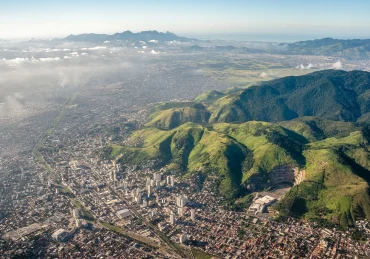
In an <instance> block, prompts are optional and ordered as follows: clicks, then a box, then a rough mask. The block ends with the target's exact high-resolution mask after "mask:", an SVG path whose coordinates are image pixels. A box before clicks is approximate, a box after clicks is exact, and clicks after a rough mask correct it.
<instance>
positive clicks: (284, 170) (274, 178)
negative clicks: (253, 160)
mask: <svg viewBox="0 0 370 259" xmlns="http://www.w3.org/2000/svg"><path fill="white" fill-rule="evenodd" d="M304 175H305V172H304V171H301V170H299V168H298V167H291V166H288V165H282V166H276V167H275V168H274V169H272V170H271V171H270V172H269V177H270V184H271V186H275V185H278V184H282V183H290V184H292V185H296V184H299V183H301V182H302V181H303V180H304Z"/></svg>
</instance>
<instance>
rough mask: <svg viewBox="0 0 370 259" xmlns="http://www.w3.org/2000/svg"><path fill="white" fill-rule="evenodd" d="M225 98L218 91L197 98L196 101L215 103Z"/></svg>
mask: <svg viewBox="0 0 370 259" xmlns="http://www.w3.org/2000/svg"><path fill="white" fill-rule="evenodd" d="M223 96H225V94H224V93H221V92H218V91H215V90H213V91H209V92H206V93H203V94H201V95H199V96H197V97H196V98H195V99H194V100H195V101H196V102H198V103H206V104H209V103H213V102H214V101H216V100H218V99H220V98H221V97H223Z"/></svg>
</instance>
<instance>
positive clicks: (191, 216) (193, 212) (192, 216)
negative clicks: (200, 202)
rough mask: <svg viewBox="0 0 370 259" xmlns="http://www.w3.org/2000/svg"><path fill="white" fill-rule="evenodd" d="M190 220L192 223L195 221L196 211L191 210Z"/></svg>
mask: <svg viewBox="0 0 370 259" xmlns="http://www.w3.org/2000/svg"><path fill="white" fill-rule="evenodd" d="M190 219H191V220H192V221H195V209H191V210H190Z"/></svg>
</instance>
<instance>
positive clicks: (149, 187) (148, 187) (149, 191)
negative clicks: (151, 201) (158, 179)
mask: <svg viewBox="0 0 370 259" xmlns="http://www.w3.org/2000/svg"><path fill="white" fill-rule="evenodd" d="M147 190H148V197H150V196H151V195H152V192H153V191H152V186H151V185H148V186H147Z"/></svg>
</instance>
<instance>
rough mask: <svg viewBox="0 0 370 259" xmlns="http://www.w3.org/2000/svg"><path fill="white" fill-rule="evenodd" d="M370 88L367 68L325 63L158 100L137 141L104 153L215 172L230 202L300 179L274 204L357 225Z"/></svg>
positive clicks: (364, 189)
mask: <svg viewBox="0 0 370 259" xmlns="http://www.w3.org/2000/svg"><path fill="white" fill-rule="evenodd" d="M369 90H370V84H369V73H366V72H360V71H353V72H344V71H333V70H329V71H321V72H316V73H312V74H309V75H306V76H301V77H287V78H282V79H278V80H273V81H270V82H265V83H263V84H261V85H260V86H254V87H250V88H248V89H245V90H243V91H239V92H235V93H231V94H223V93H218V92H214V91H213V92H210V93H205V94H202V95H201V96H199V97H198V98H196V101H197V102H172V103H162V104H157V105H156V106H154V107H153V108H152V111H151V114H150V116H149V122H148V123H147V124H146V125H145V126H144V127H143V128H142V129H140V130H138V131H135V132H134V133H133V134H132V136H131V137H130V139H131V142H132V143H134V144H132V145H117V144H114V145H113V144H112V145H108V146H107V147H106V149H105V152H104V155H105V156H106V157H107V158H111V159H114V158H118V159H120V161H121V162H123V163H132V164H140V163H143V162H146V161H148V160H153V159H156V160H157V161H160V164H161V165H162V166H163V165H167V168H168V170H172V171H176V172H177V173H178V174H179V175H181V176H182V177H188V176H191V175H193V174H203V175H204V176H205V177H208V176H212V177H213V176H216V177H217V179H218V180H217V186H218V187H217V191H218V192H219V194H220V195H223V196H224V197H225V198H227V199H228V200H229V201H230V202H233V201H235V200H236V199H238V198H241V197H245V196H246V195H249V194H251V193H253V192H255V191H262V190H266V189H269V188H275V187H276V186H278V185H279V184H282V183H284V184H290V185H292V186H293V185H294V186H293V188H292V189H291V190H290V191H289V192H288V193H287V195H286V196H285V198H284V199H282V201H280V202H279V203H278V204H277V206H276V208H277V209H278V210H279V211H280V212H281V213H282V214H288V215H292V216H295V217H305V218H307V219H313V220H317V221H324V222H327V223H328V224H332V223H337V224H341V225H344V226H351V225H353V224H354V221H355V220H356V219H358V218H368V219H370V198H369V197H370V196H369V183H370V149H369V138H370V130H369V128H368V126H367V122H368V114H369V108H370V106H369V104H368V98H367V96H368V94H369V93H370V92H369ZM279 168H285V169H284V170H283V174H286V175H278V176H277V175H276V172H279ZM297 174H298V175H300V177H299V179H300V180H299V181H297Z"/></svg>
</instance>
